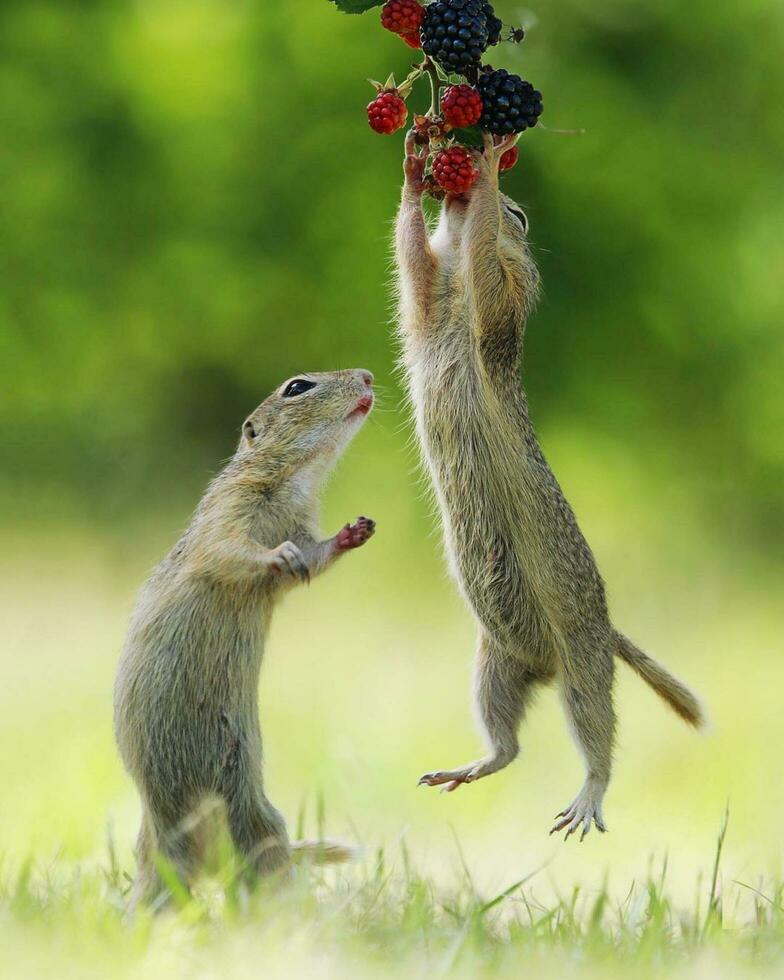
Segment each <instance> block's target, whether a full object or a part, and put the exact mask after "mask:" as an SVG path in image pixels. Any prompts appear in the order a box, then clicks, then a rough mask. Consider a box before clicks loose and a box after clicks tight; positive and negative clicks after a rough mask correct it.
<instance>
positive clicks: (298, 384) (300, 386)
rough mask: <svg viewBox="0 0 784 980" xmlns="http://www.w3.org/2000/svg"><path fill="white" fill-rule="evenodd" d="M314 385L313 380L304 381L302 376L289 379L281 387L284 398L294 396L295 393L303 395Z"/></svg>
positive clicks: (295, 395)
mask: <svg viewBox="0 0 784 980" xmlns="http://www.w3.org/2000/svg"><path fill="white" fill-rule="evenodd" d="M315 387H316V382H315V381H306V380H305V379H304V378H295V379H294V380H293V381H289V383H288V384H287V385H286V387H285V388H284V389H283V397H284V398H296V397H297V395H304V394H305V392H306V391H310V389H311V388H315Z"/></svg>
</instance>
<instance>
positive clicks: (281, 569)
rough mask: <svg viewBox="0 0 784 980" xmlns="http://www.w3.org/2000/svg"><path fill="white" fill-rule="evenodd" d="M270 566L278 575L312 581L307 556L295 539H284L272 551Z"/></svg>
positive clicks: (301, 580)
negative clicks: (295, 542)
mask: <svg viewBox="0 0 784 980" xmlns="http://www.w3.org/2000/svg"><path fill="white" fill-rule="evenodd" d="M270 567H271V568H272V571H273V572H274V573H275V574H276V575H285V576H287V577H289V578H294V579H298V580H299V581H300V582H306V583H307V582H309V581H310V570H309V569H308V566H307V562H306V561H305V557H304V555H303V554H302V552H301V551H300V550H299V548H298V547H297V546H296V545H295V544H294V542H293V541H284V542H283V544H281V545H278V547H277V548H276V549H275V550H274V552H273V553H272V559H271V561H270Z"/></svg>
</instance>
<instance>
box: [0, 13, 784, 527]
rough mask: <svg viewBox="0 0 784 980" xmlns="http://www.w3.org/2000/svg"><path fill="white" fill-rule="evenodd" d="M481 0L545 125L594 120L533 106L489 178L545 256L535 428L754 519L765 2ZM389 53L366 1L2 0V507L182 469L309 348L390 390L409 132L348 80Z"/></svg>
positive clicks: (774, 259)
mask: <svg viewBox="0 0 784 980" xmlns="http://www.w3.org/2000/svg"><path fill="white" fill-rule="evenodd" d="M497 8H498V11H499V13H501V14H502V15H503V16H504V19H505V20H507V21H512V20H515V21H517V20H519V19H520V18H521V16H522V19H523V20H524V21H525V22H526V23H527V24H528V25H529V26H531V28H532V29H530V30H529V34H528V38H527V40H526V42H525V43H524V44H523V45H522V46H521V47H520V48H519V49H518V48H514V47H513V46H511V45H504V46H503V47H502V49H500V50H499V51H498V54H497V61H496V63H497V64H501V63H503V64H504V65H505V66H506V67H509V68H510V69H512V70H517V71H520V72H521V73H522V74H524V75H525V76H526V77H529V78H530V79H531V80H532V81H533V82H534V83H535V84H536V85H537V87H539V88H541V89H542V91H543V92H544V94H545V116H544V123H545V125H546V126H547V127H552V128H565V129H574V128H580V129H584V130H585V133H584V135H582V136H566V135H556V134H555V133H553V132H548V131H546V130H545V129H543V128H542V129H537V130H534V131H533V132H531V133H528V134H526V135H525V136H524V139H523V141H522V147H521V149H522V154H521V163H520V165H519V166H518V168H517V170H516V171H515V172H514V173H513V174H512V175H510V176H509V177H508V178H507V188H508V190H509V191H510V192H511V193H512V194H513V195H514V196H516V197H518V198H519V199H520V200H521V201H522V202H524V203H525V204H526V205H527V207H528V209H529V217H530V219H531V223H532V229H533V241H534V246H535V249H536V257H537V261H538V262H539V264H540V266H541V269H542V274H543V281H544V290H545V292H544V299H543V302H542V304H541V307H540V310H539V312H538V313H537V315H536V316H535V318H534V319H533V320H532V322H531V324H530V325H529V331H528V343H527V354H526V357H527V361H526V366H525V374H526V383H527V386H528V389H529V393H530V395H531V400H532V403H533V407H534V413H535V418H536V420H537V421H538V423H539V426H540V428H541V429H542V430H543V431H546V430H547V429H548V427H555V426H559V425H560V426H565V427H572V428H575V429H576V431H579V432H580V433H581V435H582V438H584V439H590V438H591V436H592V434H593V433H602V434H603V437H604V438H605V439H610V440H614V439H616V438H617V440H618V442H619V444H621V445H623V446H624V447H625V451H626V452H627V453H628V454H629V458H630V459H631V460H632V461H635V462H636V463H638V464H639V466H640V467H641V468H644V469H645V470H647V471H648V472H649V473H650V475H651V479H653V480H655V479H656V478H657V477H661V478H662V479H664V480H666V479H667V477H668V476H669V474H671V473H676V472H677V474H678V477H679V479H680V480H682V481H684V483H685V485H687V486H689V487H691V493H692V496H693V497H697V498H699V499H700V500H701V501H702V502H703V503H704V507H705V510H706V513H709V514H711V515H712V516H714V517H715V519H716V520H718V521H729V520H732V521H733V522H735V523H737V526H739V527H741V528H744V529H746V530H748V529H749V528H752V527H753V528H756V529H757V532H758V533H760V532H761V534H762V536H761V540H763V541H766V542H769V541H770V535H771V534H772V533H773V531H775V530H780V524H781V513H782V511H781V506H780V505H781V489H780V488H781V486H782V483H783V482H784V441H783V440H782V438H781V431H782V429H784V396H783V395H782V384H781V378H782V375H784V342H783V341H782V331H781V323H782V320H783V319H784V293H783V291H782V288H781V270H782V268H784V244H783V240H782V236H781V231H780V229H781V227H782V225H783V224H784V172H783V171H782V168H781V161H782V159H783V158H784V114H782V112H781V108H780V98H779V93H780V92H781V91H782V89H783V88H784V57H782V54H784V42H783V36H784V8H783V7H782V5H781V3H780V2H779V0H746V2H745V3H740V4H737V3H729V2H726V0H712V2H710V3H708V2H706V0H696V2H695V3H693V4H690V5H689V6H688V8H684V5H683V4H682V3H679V2H675V0H663V2H661V3H658V4H650V3H645V2H642V0H631V2H630V0H625V2H623V3H621V2H619V0H594V2H592V3H590V4H584V3H579V2H577V0H559V2H554V0H542V2H541V3H540V4H538V5H537V6H536V8H535V12H531V11H522V12H521V11H520V9H519V8H516V7H515V6H514V5H513V4H512V3H508V2H504V0H499V2H498V3H497ZM495 57H496V56H495V55H494V58H495ZM409 59H410V52H409V50H408V49H407V48H406V47H405V46H404V45H403V44H401V43H400V41H399V40H398V39H397V38H395V37H393V36H392V35H390V34H388V33H387V32H385V31H383V30H381V29H380V27H379V25H378V23H377V11H370V12H369V13H368V14H366V15H364V16H362V17H345V16H342V15H339V14H338V13H337V11H336V9H335V7H334V6H333V5H332V4H330V3H327V2H326V0H307V2H305V0H301V2H296V3H294V2H277V3H274V4H271V3H260V2H258V0H257V2H251V0H228V2H226V0H224V2H218V0H128V2H120V0H92V2H86V0H6V2H5V3H3V4H2V6H0V85H1V86H2V91H3V93H4V98H3V99H2V100H0V128H1V129H2V133H3V140H2V148H1V149H0V200H1V201H2V209H3V215H4V220H3V222H2V225H1V226H0V256H2V265H1V266H0V274H1V275H2V291H1V292H0V297H1V298H0V384H2V388H3V394H4V397H3V411H2V416H1V417H0V439H2V442H3V444H4V446H5V450H6V460H7V464H6V468H5V475H4V477H3V486H2V493H3V500H4V503H5V504H7V505H8V506H10V507H12V508H14V509H19V508H24V507H34V508H47V509H49V510H50V511H54V512H55V513H58V512H60V511H69V510H70V511H73V510H74V509H76V510H78V509H80V508H84V509H85V510H89V511H90V512H91V513H103V514H108V515H111V514H113V513H114V512H116V511H118V510H122V509H124V508H127V507H128V506H131V505H133V504H135V503H136V502H137V501H138V500H139V499H140V498H142V497H143V499H144V500H145V501H148V500H149V499H151V498H155V497H156V496H157V497H160V496H162V495H164V494H168V493H171V488H172V486H177V487H179V488H181V489H183V490H186V489H187V491H188V492H189V493H190V492H191V491H192V490H194V489H195V488H196V487H198V486H200V485H201V484H202V483H203V481H204V477H205V473H206V471H207V470H208V469H214V468H215V467H216V466H217V463H218V460H219V459H220V458H222V457H223V456H225V455H227V454H228V453H229V452H230V451H231V448H232V445H233V441H234V438H235V433H236V431H237V430H238V427H239V424H240V422H241V420H242V418H243V414H244V413H245V412H246V411H247V410H249V409H250V408H251V407H253V406H254V405H255V404H256V403H257V402H258V401H259V400H261V398H262V397H264V395H265V394H266V393H267V392H268V390H269V389H270V388H271V387H272V386H273V385H275V384H277V383H278V382H279V381H280V380H282V379H283V378H284V377H285V376H286V375H289V374H291V373H293V372H295V371H297V370H300V369H309V368H312V369H329V368H333V367H340V366H354V365H366V366H368V367H371V368H373V369H374V370H375V371H376V373H377V375H378V376H379V377H380V379H381V380H382V381H385V382H387V383H388V384H390V385H391V386H392V398H391V400H390V404H394V405H397V404H398V402H399V400H400V399H399V388H398V387H397V382H396V381H395V375H394V358H395V353H394V346H393V345H392V344H391V343H390V334H391V329H390V327H389V317H390V302H391V294H390V291H389V289H388V282H389V278H390V265H389V230H390V220H391V219H392V217H393V214H394V210H395V204H396V199H397V195H398V185H399V177H400V170H399V159H400V156H401V153H402V146H401V144H402V137H401V136H400V135H399V134H398V135H397V136H395V137H391V138H386V137H383V138H382V137H378V136H376V135H374V134H372V133H371V132H370V131H369V130H368V128H367V126H366V122H365V117H364V105H365V103H366V102H367V101H368V100H369V98H370V96H371V94H372V93H371V90H370V88H369V86H368V85H367V82H366V81H365V79H366V77H367V76H369V75H370V76H375V77H381V76H385V75H386V73H387V72H388V71H390V70H395V72H396V73H397V74H398V76H402V75H403V74H405V71H406V65H407V63H408V61H409ZM412 99H413V100H417V99H419V100H420V101H421V104H424V103H425V100H426V95H425V93H424V92H422V93H419V94H418V93H416V92H415V94H414V96H413V97H412ZM412 104H416V103H415V102H413V103H412ZM400 412H401V413H402V412H404V409H402V408H401V409H400ZM401 418H402V415H401ZM397 422H398V419H396V418H394V419H393V420H392V422H391V423H390V431H392V430H393V428H395V427H397ZM727 526H730V525H729V524H728V525H727ZM733 526H734V525H733ZM739 533H740V532H739ZM744 533H745V531H744Z"/></svg>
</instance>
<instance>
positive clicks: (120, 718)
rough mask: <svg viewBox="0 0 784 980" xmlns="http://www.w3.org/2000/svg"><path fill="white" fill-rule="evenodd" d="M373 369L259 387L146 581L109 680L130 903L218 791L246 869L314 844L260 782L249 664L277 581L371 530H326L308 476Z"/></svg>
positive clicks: (358, 420) (178, 853) (326, 456)
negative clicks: (127, 824)
mask: <svg viewBox="0 0 784 980" xmlns="http://www.w3.org/2000/svg"><path fill="white" fill-rule="evenodd" d="M372 383H373V375H372V374H370V373H369V372H368V371H364V370H352V371H335V372H331V373H325V374H304V375H300V376H298V377H296V378H294V379H293V380H291V381H288V382H286V383H285V384H284V385H282V386H281V387H280V388H279V389H278V390H277V391H276V392H274V393H273V394H272V395H270V397H269V398H267V400H266V401H264V402H263V403H262V404H261V405H260V406H259V407H258V408H257V409H256V410H255V411H254V412H253V413H252V414H251V415H250V416H249V418H248V419H247V420H246V421H245V423H244V425H243V428H242V436H241V438H240V443H239V446H238V447H237V451H236V453H235V454H234V456H233V458H232V459H231V461H230V462H229V464H228V466H226V468H225V469H224V470H223V472H222V473H220V475H219V476H217V477H216V478H215V479H214V480H213V481H212V483H211V484H210V486H209V487H208V489H207V491H206V493H205V494H204V497H203V498H202V500H201V502H200V504H199V506H198V508H197V509H196V512H195V514H194V516H193V519H192V521H191V523H190V526H189V527H188V529H187V530H186V532H185V533H184V535H183V536H182V538H181V539H180V540H179V542H178V543H177V544H176V545H175V546H174V548H173V549H172V550H171V552H170V553H169V554H168V555H167V557H166V558H164V560H163V561H162V562H161V564H160V565H159V566H158V567H157V568H156V569H155V571H154V572H153V574H152V576H151V577H150V579H149V580H148V582H147V583H146V585H145V586H144V588H143V589H142V592H141V594H140V596H139V600H138V603H137V605H136V609H135V611H134V614H133V617H132V620H131V624H130V629H129V632H128V638H127V641H126V644H125V649H124V652H123V655H122V660H121V663H120V667H119V672H118V676H117V681H116V685H115V693H114V717H115V732H116V736H117V742H118V745H119V748H120V753H121V755H122V758H123V761H124V763H125V765H126V767H127V768H128V771H129V772H130V774H131V775H132V776H133V779H134V780H135V782H136V785H137V787H138V790H139V793H140V795H141V798H142V805H143V819H142V827H141V831H140V833H139V840H138V845H137V860H138V874H137V878H136V882H135V885H134V889H133V892H132V898H131V905H132V906H133V905H135V904H136V902H138V901H139V899H142V898H154V897H155V896H157V895H159V894H160V895H165V891H166V890H165V888H164V887H163V882H162V880H161V878H160V876H159V873H158V866H157V864H158V862H156V854H161V855H163V856H164V857H165V859H166V860H167V861H168V862H169V863H170V865H171V866H173V868H174V870H175V871H176V872H177V874H178V875H179V877H180V878H181V880H182V881H183V882H184V883H186V884H189V883H190V882H191V880H192V879H193V877H194V875H195V873H196V872H197V871H198V870H199V867H200V865H201V862H202V858H203V852H204V845H205V843H206V841H205V840H204V836H205V832H204V826H200V825H199V820H198V814H199V808H200V807H201V806H202V805H203V803H204V801H205V800H207V799H216V798H217V799H218V800H219V801H221V804H222V805H223V806H225V810H226V816H227V822H228V827H229V831H230V834H231V837H232V839H233V841H234V843H235V845H236V847H237V849H238V851H239V852H240V853H241V855H243V856H244V858H245V860H246V861H247V864H248V867H249V868H251V869H253V870H254V871H256V872H260V873H268V872H271V871H275V870H277V869H279V868H282V867H285V866H287V864H288V861H289V858H290V854H291V851H292V848H293V849H295V850H296V849H297V848H298V846H299V847H300V848H305V847H308V846H309V845H308V844H307V842H302V843H301V844H300V845H297V844H294V845H292V844H290V843H289V840H288V836H287V833H286V825H285V822H284V820H283V818H282V816H281V815H280V814H279V813H278V811H277V810H276V809H275V808H274V807H273V806H272V804H271V803H270V802H269V801H268V800H267V797H266V795H265V793H264V784H263V780H262V758H261V753H262V746H261V733H260V730H259V719H258V693H257V687H258V678H259V669H260V666H261V658H262V651H263V646H264V638H265V636H266V634H267V630H268V628H269V623H270V617H271V615H272V611H273V609H274V607H275V604H276V603H277V601H278V600H279V599H280V597H281V595H282V594H283V593H284V592H285V591H286V590H287V589H288V588H290V587H291V586H292V585H294V584H295V583H297V582H308V581H309V580H310V579H312V578H313V577H314V576H315V575H318V574H319V573H320V572H323V571H324V570H325V569H326V568H328V567H329V566H330V565H331V564H332V563H333V562H334V561H335V560H336V559H337V558H338V557H339V556H340V555H342V554H344V553H345V552H346V551H348V550H351V549H353V548H358V547H360V546H361V545H363V544H364V543H365V542H366V541H367V540H368V539H369V538H370V536H371V535H372V534H373V532H374V529H375V525H374V522H373V521H371V520H369V519H367V518H364V517H360V518H359V519H358V520H357V521H356V522H355V523H354V524H347V525H346V526H345V527H343V528H342V530H340V531H339V532H338V533H337V534H336V535H335V536H334V537H332V538H328V539H327V540H325V541H323V540H320V539H319V538H320V536H319V533H318V521H317V508H318V503H317V501H318V489H319V485H320V484H321V482H322V480H323V478H324V476H325V475H326V474H327V472H328V471H329V470H330V468H331V467H332V466H333V464H334V463H335V462H336V460H337V458H338V457H339V456H340V454H341V453H342V452H343V450H344V449H345V447H346V446H347V445H348V443H349V441H350V440H351V438H352V437H353V436H354V434H355V433H356V432H357V431H358V429H359V428H360V426H361V424H362V422H363V421H364V419H365V417H366V416H367V414H368V412H369V411H370V409H371V408H372V405H373V392H372ZM317 850H318V853H317V854H316V857H319V856H320V857H322V858H324V859H327V860H329V859H342V858H343V857H344V856H345V855H344V854H343V853H342V852H341V851H340V850H339V848H337V847H336V848H333V849H332V850H331V851H330V850H329V848H327V850H326V852H325V851H324V849H323V848H322V847H321V845H317Z"/></svg>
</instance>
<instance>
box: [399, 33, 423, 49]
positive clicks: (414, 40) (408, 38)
mask: <svg viewBox="0 0 784 980" xmlns="http://www.w3.org/2000/svg"><path fill="white" fill-rule="evenodd" d="M400 36H401V38H402V39H403V40H404V41H405V42H406V44H407V45H408V46H409V48H421V47H422V38H421V37H420V36H419V31H416V33H414V34H401V35H400Z"/></svg>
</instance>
